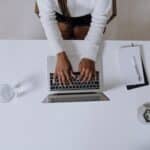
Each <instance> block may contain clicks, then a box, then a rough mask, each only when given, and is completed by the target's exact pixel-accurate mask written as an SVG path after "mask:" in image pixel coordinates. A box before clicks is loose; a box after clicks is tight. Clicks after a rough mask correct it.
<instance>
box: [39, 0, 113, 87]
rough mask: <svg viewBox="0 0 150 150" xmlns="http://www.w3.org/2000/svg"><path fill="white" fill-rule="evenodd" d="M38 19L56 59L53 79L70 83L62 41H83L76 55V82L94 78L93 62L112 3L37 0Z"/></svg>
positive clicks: (102, 1)
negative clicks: (77, 69)
mask: <svg viewBox="0 0 150 150" xmlns="http://www.w3.org/2000/svg"><path fill="white" fill-rule="evenodd" d="M37 2H38V7H39V12H40V13H39V16H40V19H41V22H42V25H43V28H44V30H45V33H46V36H47V38H48V40H49V44H50V46H51V47H52V48H53V49H54V50H55V52H56V53H55V54H56V55H57V64H56V69H55V75H56V76H57V77H58V79H59V81H60V83H63V84H66V83H68V82H71V76H72V74H73V72H72V68H71V64H70V62H69V59H68V57H67V55H66V53H65V49H64V48H63V45H62V43H63V42H62V41H63V39H80V40H84V41H83V42H84V47H85V48H84V50H83V51H82V53H81V54H80V59H81V61H80V64H79V71H80V80H81V81H83V82H84V81H89V80H91V79H92V77H93V76H94V75H95V60H96V56H97V52H98V49H99V45H100V42H101V39H102V36H103V32H104V29H105V27H106V23H107V20H108V14H109V12H110V10H111V7H112V0H37Z"/></svg>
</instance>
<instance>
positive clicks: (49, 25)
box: [37, 0, 63, 55]
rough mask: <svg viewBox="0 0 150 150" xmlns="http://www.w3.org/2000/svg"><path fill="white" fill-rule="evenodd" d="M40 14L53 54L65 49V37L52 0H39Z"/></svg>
mask: <svg viewBox="0 0 150 150" xmlns="http://www.w3.org/2000/svg"><path fill="white" fill-rule="evenodd" d="M37 3H38V7H39V16H40V20H41V23H42V26H43V28H44V31H45V34H46V37H47V39H48V44H49V46H50V49H51V50H52V51H53V54H54V55H56V54H57V53H60V52H62V51H63V39H62V36H61V33H60V31H59V28H58V24H57V20H56V14H55V11H54V6H55V5H54V4H53V2H52V1H51V0H37Z"/></svg>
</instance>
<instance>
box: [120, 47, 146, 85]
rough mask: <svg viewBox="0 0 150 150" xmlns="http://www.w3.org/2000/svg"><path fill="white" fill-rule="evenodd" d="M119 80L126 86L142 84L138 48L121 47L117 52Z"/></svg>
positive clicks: (139, 49) (142, 78)
mask: <svg viewBox="0 0 150 150" xmlns="http://www.w3.org/2000/svg"><path fill="white" fill-rule="evenodd" d="M119 64H120V72H121V79H122V81H123V83H125V84H126V85H135V84H141V83H144V74H143V67H142V58H141V47H140V46H126V47H121V48H120V51H119Z"/></svg>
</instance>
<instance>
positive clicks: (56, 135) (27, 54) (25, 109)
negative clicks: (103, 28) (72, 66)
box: [0, 41, 150, 150]
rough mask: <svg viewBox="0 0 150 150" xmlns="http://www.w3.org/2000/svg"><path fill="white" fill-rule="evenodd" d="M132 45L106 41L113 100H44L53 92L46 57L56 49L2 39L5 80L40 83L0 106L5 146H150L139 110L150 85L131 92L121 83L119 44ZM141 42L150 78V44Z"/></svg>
mask: <svg viewBox="0 0 150 150" xmlns="http://www.w3.org/2000/svg"><path fill="white" fill-rule="evenodd" d="M76 42H77V41H76ZM129 43H131V41H107V42H105V44H104V47H105V49H104V53H103V64H104V87H105V89H106V93H107V94H108V95H109V96H110V97H111V101H109V102H94V103H65V104H41V101H42V100H43V98H45V96H46V94H47V79H46V57H47V55H49V53H50V52H49V50H48V45H47V42H46V41H0V68H1V73H0V83H1V84H2V83H10V84H14V83H17V82H20V81H21V82H22V81H32V83H33V85H34V86H33V88H32V90H31V92H28V93H26V94H24V95H22V96H20V97H18V98H16V99H14V100H13V101H12V102H10V103H8V104H0V122H1V123H0V148H2V149H4V150H11V149H15V150H20V149H21V150H26V149H28V150H33V149H36V150H41V149H43V150H49V149H53V150H60V149H62V150H70V149H71V150H76V149H78V150H93V149H94V150H99V149H105V150H120V149H121V150H143V149H144V150H149V149H150V144H149V139H150V126H148V125H143V124H141V123H140V122H139V121H138V119H137V109H138V107H139V106H140V105H142V104H143V103H145V102H148V101H149V99H150V93H149V90H150V87H149V86H147V87H143V88H140V89H136V90H132V91H130V92H127V91H126V89H125V87H124V86H122V87H119V86H120V85H121V81H120V80H119V78H118V67H117V61H116V60H117V56H118V48H119V47H120V46H122V45H125V44H129ZM135 43H140V44H143V46H144V58H145V60H144V61H145V66H146V70H147V73H148V75H149V76H148V77H149V79H150V69H149V68H148V66H150V61H149V58H150V51H149V49H150V42H142V41H140V42H137V41H135ZM108 60H109V61H108ZM110 64H111V67H110ZM112 68H113V69H112ZM114 70H115V71H114Z"/></svg>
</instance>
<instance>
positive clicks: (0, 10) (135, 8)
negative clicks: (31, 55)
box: [0, 0, 150, 40]
mask: <svg viewBox="0 0 150 150" xmlns="http://www.w3.org/2000/svg"><path fill="white" fill-rule="evenodd" d="M117 3H118V16H117V18H116V19H115V20H114V21H113V22H112V23H111V24H110V25H109V27H108V30H107V33H106V38H107V39H127V40H130V39H134V40H150V32H149V29H150V17H149V16H150V1H148V0H118V1H117ZM43 38H45V35H44V32H43V29H42V27H41V24H40V22H39V19H38V17H37V16H36V15H35V14H34V0H0V39H43Z"/></svg>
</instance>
